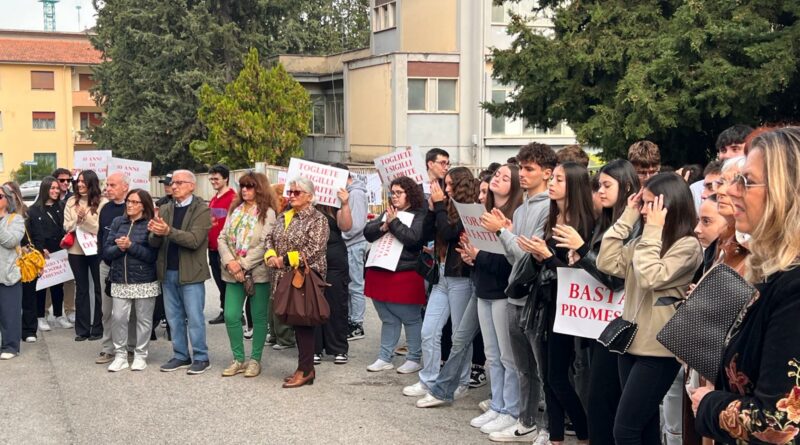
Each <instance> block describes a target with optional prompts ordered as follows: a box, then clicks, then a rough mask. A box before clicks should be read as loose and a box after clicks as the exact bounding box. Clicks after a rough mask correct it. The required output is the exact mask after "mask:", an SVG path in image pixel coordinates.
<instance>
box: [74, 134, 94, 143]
mask: <svg viewBox="0 0 800 445" xmlns="http://www.w3.org/2000/svg"><path fill="white" fill-rule="evenodd" d="M74 141H75V145H94V142H92V140H91V139H89V135H88V134H87V133H86V132H85V131H76V132H75V137H74Z"/></svg>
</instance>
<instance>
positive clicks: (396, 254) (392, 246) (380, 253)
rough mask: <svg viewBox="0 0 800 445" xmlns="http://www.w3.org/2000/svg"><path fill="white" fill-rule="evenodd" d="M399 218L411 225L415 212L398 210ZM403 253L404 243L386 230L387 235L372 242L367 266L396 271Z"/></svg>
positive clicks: (384, 216)
mask: <svg viewBox="0 0 800 445" xmlns="http://www.w3.org/2000/svg"><path fill="white" fill-rule="evenodd" d="M383 218H384V219H383V220H384V221H385V220H386V214H384V215H383ZM397 219H399V220H400V222H401V223H403V224H405V225H406V226H408V227H411V222H412V221H413V220H414V214H413V213H408V212H397ZM402 253H403V243H401V242H400V241H399V240H398V239H397V238H395V237H394V235H392V234H391V232H386V234H385V235H383V236H382V237H380V238H378V240H377V241H375V242H374V243H372V246H371V247H370V249H369V255H368V256H367V263H366V267H380V268H381V269H386V270H391V271H392V272H394V271H395V270H396V269H397V263H399V262H400V255H401V254H402Z"/></svg>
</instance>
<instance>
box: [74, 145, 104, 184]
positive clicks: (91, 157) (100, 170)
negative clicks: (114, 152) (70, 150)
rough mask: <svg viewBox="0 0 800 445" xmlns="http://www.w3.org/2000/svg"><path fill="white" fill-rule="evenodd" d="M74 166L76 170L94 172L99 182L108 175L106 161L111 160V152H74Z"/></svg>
mask: <svg viewBox="0 0 800 445" xmlns="http://www.w3.org/2000/svg"><path fill="white" fill-rule="evenodd" d="M74 159H75V162H74V164H73V165H74V166H75V169H76V170H94V172H95V173H97V178H98V179H100V180H101V181H102V180H103V179H106V176H107V174H108V161H109V160H110V159H111V150H89V151H76V152H75V158H74Z"/></svg>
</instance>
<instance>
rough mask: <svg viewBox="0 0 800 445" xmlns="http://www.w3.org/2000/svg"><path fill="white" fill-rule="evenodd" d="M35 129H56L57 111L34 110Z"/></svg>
mask: <svg viewBox="0 0 800 445" xmlns="http://www.w3.org/2000/svg"><path fill="white" fill-rule="evenodd" d="M33 129H34V130H55V129H56V113H55V112H52V111H34V112H33Z"/></svg>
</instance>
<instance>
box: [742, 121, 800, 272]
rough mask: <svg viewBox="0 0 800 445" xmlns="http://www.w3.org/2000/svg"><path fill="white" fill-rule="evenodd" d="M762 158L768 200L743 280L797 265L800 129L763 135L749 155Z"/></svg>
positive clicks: (799, 246)
mask: <svg viewBox="0 0 800 445" xmlns="http://www.w3.org/2000/svg"><path fill="white" fill-rule="evenodd" d="M755 150H761V153H762V154H763V156H764V171H765V175H764V176H765V183H766V185H767V187H766V189H767V193H766V195H767V199H766V204H765V206H764V215H763V216H762V217H761V220H760V221H759V222H758V224H757V225H756V227H755V229H753V233H751V236H752V239H751V241H750V251H751V252H752V254H751V255H749V256H748V259H747V266H748V268H747V273H746V277H747V278H748V279H749V280H750V281H752V282H759V281H763V280H764V279H766V278H767V277H768V276H770V275H772V274H774V273H776V272H781V271H785V270H789V269H791V268H793V267H795V266H797V265H800V127H786V128H780V129H776V130H773V131H770V132H766V133H763V134H761V135H759V136H757V137H756V138H754V139H753V141H752V147H751V149H750V152H751V153H752V152H753V151H755Z"/></svg>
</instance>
